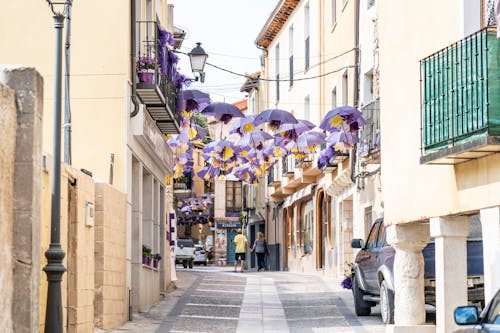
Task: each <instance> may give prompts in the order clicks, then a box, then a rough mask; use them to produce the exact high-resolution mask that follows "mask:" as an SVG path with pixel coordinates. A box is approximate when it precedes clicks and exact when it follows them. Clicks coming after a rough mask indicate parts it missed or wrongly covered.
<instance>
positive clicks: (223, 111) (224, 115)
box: [201, 102, 245, 124]
mask: <svg viewBox="0 0 500 333" xmlns="http://www.w3.org/2000/svg"><path fill="white" fill-rule="evenodd" d="M201 113H202V114H204V115H207V116H214V117H215V119H217V120H218V121H221V122H223V123H224V124H227V123H229V122H230V121H231V119H233V118H236V117H245V115H244V114H243V112H241V110H240V109H238V108H237V107H236V106H234V105H233V104H229V103H223V102H219V103H212V104H210V105H209V106H207V107H206V108H205V109H204V110H203V111H202V112H201Z"/></svg>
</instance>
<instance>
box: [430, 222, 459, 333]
mask: <svg viewBox="0 0 500 333" xmlns="http://www.w3.org/2000/svg"><path fill="white" fill-rule="evenodd" d="M430 222H431V236H432V237H434V238H435V245H436V248H435V251H436V253H435V257H436V261H435V264H436V331H437V332H452V331H453V330H454V329H455V328H457V327H458V326H457V325H455V321H454V319H453V311H454V310H455V307H457V306H460V305H467V235H468V233H469V219H468V217H467V216H453V217H451V216H450V217H433V218H431V220H430Z"/></svg>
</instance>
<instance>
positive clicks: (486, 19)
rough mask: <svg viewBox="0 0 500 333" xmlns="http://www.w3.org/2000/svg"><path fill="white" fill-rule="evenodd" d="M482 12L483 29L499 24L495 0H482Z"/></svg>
mask: <svg viewBox="0 0 500 333" xmlns="http://www.w3.org/2000/svg"><path fill="white" fill-rule="evenodd" d="M481 12H482V14H483V15H482V16H483V20H482V21H483V27H484V26H486V27H489V26H494V25H496V24H497V21H496V17H495V0H482V1H481Z"/></svg>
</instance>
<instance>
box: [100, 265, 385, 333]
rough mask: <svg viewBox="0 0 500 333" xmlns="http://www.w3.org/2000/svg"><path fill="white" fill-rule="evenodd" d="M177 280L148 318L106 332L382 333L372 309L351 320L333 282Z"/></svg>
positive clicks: (199, 275)
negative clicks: (370, 311)
mask: <svg viewBox="0 0 500 333" xmlns="http://www.w3.org/2000/svg"><path fill="white" fill-rule="evenodd" d="M177 276H178V281H176V282H175V285H176V288H173V289H172V290H171V291H169V293H168V294H167V295H166V297H165V298H164V299H163V300H161V301H160V302H158V303H157V304H155V305H154V306H153V307H152V308H151V309H150V311H149V312H147V313H141V314H136V315H134V320H133V321H132V322H127V323H125V324H124V325H123V326H121V327H119V328H118V329H116V330H114V331H111V332H134V333H139V332H141V333H142V332H160V333H162V332H173V333H188V332H236V333H250V332H252V333H253V332H280V333H281V332H283V333H284V332H297V333H302V332H303V333H306V332H311V333H312V332H356V333H363V332H365V333H372V332H373V333H381V332H385V326H384V325H383V324H382V323H381V319H380V315H379V313H380V311H379V310H378V307H375V308H373V314H372V315H371V316H368V317H357V316H356V315H355V314H354V309H353V304H352V294H351V292H350V291H348V290H344V289H342V288H341V287H340V286H339V281H337V280H335V279H324V278H321V277H318V276H313V275H306V274H296V273H289V272H260V273H257V272H245V273H243V274H241V273H233V272H232V271H231V268H220V267H213V266H211V267H210V266H209V267H200V268H198V267H195V268H194V269H191V270H189V269H179V268H178V272H177ZM96 332H103V331H100V330H96Z"/></svg>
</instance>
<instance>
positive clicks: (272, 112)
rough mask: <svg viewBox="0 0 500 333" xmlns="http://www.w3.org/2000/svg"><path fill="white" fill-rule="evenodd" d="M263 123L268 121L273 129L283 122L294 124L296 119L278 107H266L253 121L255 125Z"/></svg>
mask: <svg viewBox="0 0 500 333" xmlns="http://www.w3.org/2000/svg"><path fill="white" fill-rule="evenodd" d="M263 123H269V126H270V127H271V128H273V129H277V128H279V127H280V126H281V125H283V124H296V123H298V121H297V119H296V118H295V117H294V115H293V114H291V113H290V112H288V111H285V110H280V109H268V110H264V111H262V112H261V113H259V114H258V115H257V116H256V117H255V120H254V122H253V124H254V125H255V126H258V125H260V124H263Z"/></svg>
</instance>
